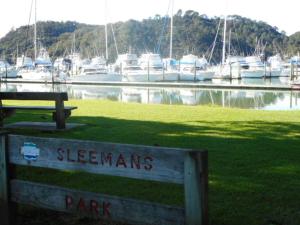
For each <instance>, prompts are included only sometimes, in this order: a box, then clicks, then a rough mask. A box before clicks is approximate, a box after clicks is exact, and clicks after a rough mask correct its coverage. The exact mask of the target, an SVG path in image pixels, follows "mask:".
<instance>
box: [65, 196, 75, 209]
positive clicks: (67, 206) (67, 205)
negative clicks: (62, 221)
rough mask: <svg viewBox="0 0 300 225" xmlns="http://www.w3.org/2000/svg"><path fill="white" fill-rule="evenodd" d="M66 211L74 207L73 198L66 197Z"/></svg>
mask: <svg viewBox="0 0 300 225" xmlns="http://www.w3.org/2000/svg"><path fill="white" fill-rule="evenodd" d="M65 200H66V209H70V208H71V207H72V206H73V198H72V197H71V196H68V195H67V196H66V199H65Z"/></svg>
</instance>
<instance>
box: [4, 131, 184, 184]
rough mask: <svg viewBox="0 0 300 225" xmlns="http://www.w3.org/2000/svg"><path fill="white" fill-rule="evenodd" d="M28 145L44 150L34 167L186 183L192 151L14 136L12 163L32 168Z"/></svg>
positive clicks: (33, 162) (11, 154) (11, 147)
mask: <svg viewBox="0 0 300 225" xmlns="http://www.w3.org/2000/svg"><path fill="white" fill-rule="evenodd" d="M24 143H32V144H34V145H35V146H36V148H38V149H39V150H40V153H39V156H38V158H37V160H36V161H32V162H30V166H37V167H46V168H53V169H62V170H79V171H85V172H89V173H97V174H106V175H113V176H123V177H129V178H138V179H144V180H154V181H161V182H170V183H183V170H184V169H183V162H184V157H185V154H186V153H187V152H188V151H185V150H179V149H170V148H158V147H149V146H137V145H124V144H113V143H101V142H93V141H78V140H67V139H54V138H37V137H26V136H18V135H10V139H9V149H10V152H9V154H10V163H13V164H17V165H28V161H27V160H26V159H25V158H24V156H23V155H22V154H21V151H20V149H22V148H23V147H24Z"/></svg>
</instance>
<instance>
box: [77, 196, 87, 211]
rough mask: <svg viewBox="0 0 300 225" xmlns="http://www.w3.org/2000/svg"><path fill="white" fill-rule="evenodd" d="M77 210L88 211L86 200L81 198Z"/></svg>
mask: <svg viewBox="0 0 300 225" xmlns="http://www.w3.org/2000/svg"><path fill="white" fill-rule="evenodd" d="M77 210H78V211H84V212H85V211H86V207H85V202H84V200H83V199H82V198H80V200H79V202H78V205H77Z"/></svg>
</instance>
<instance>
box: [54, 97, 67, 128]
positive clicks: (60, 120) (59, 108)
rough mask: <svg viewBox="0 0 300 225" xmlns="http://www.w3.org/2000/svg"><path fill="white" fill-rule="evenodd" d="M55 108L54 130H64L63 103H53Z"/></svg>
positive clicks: (59, 101) (57, 101)
mask: <svg viewBox="0 0 300 225" xmlns="http://www.w3.org/2000/svg"><path fill="white" fill-rule="evenodd" d="M55 108H56V116H55V121H56V128H57V129H65V128H66V120H65V112H64V102H63V101H62V100H60V99H58V100H56V101H55Z"/></svg>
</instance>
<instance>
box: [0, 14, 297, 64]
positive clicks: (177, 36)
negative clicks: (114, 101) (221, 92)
mask: <svg viewBox="0 0 300 225" xmlns="http://www.w3.org/2000/svg"><path fill="white" fill-rule="evenodd" d="M220 20H221V19H220V18H218V17H214V18H209V17H207V16H206V15H200V14H199V13H198V12H195V11H192V10H188V11H186V12H185V13H183V12H182V11H181V10H179V11H178V12H177V13H176V14H175V15H174V33H173V57H176V58H180V57H181V56H182V55H184V54H188V53H192V54H196V55H199V56H202V55H206V56H208V55H209V54H210V51H211V49H212V46H213V43H214V39H215V36H216V35H217V29H218V25H219V23H220ZM107 28H108V51H109V61H111V62H113V61H114V60H115V59H116V57H117V50H118V53H119V54H121V53H126V52H129V51H131V52H133V53H137V54H141V53H143V52H157V53H160V54H161V55H162V56H163V57H167V56H168V55H169V39H170V18H169V17H168V16H160V15H156V16H154V17H152V18H148V19H144V20H143V21H135V20H129V21H127V22H118V23H114V24H108V25H107ZM227 30H228V31H227V34H228V35H227V40H229V36H230V46H231V47H230V49H231V51H230V52H231V54H237V55H249V54H254V53H255V52H256V53H258V52H260V53H261V52H263V53H264V54H265V56H269V55H272V54H276V53H280V54H281V55H282V56H290V55H293V54H297V53H298V52H299V51H300V32H298V33H295V34H294V35H291V36H290V37H288V36H286V34H285V33H284V32H280V31H278V29H277V28H276V27H272V26H270V25H268V24H266V23H264V22H260V21H253V20H250V19H248V18H244V17H240V16H236V15H234V16H230V17H229V18H228V29H227ZM37 33H38V35H37V36H38V43H40V44H42V45H43V46H44V47H46V48H47V49H48V50H49V53H50V56H51V57H52V58H53V59H54V58H56V57H58V56H63V55H66V54H69V53H71V52H72V51H74V47H75V50H76V51H79V52H80V53H81V54H82V55H83V56H84V57H92V56H94V55H105V33H104V26H95V25H87V24H81V23H77V22H72V21H69V22H53V21H47V22H39V23H38V24H37ZM74 34H75V35H74ZM113 34H114V36H113ZM222 36H223V21H222V20H221V26H220V29H219V32H218V35H217V39H216V40H217V41H216V43H215V51H214V54H213V58H212V62H215V63H217V62H219V61H220V58H221V52H222ZM74 37H75V38H74ZM74 39H75V46H74ZM115 42H116V43H115ZM228 42H229V41H228ZM116 46H117V47H116ZM227 48H228V46H227ZM24 53H26V54H27V55H28V56H31V57H32V56H33V26H22V27H20V28H18V29H16V30H11V31H10V32H9V33H8V34H7V35H6V36H5V37H3V38H2V39H1V40H0V56H1V58H5V59H7V60H9V61H10V62H14V61H15V58H16V56H17V54H18V55H21V54H24Z"/></svg>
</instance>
